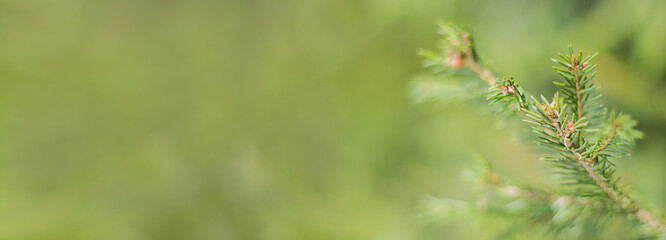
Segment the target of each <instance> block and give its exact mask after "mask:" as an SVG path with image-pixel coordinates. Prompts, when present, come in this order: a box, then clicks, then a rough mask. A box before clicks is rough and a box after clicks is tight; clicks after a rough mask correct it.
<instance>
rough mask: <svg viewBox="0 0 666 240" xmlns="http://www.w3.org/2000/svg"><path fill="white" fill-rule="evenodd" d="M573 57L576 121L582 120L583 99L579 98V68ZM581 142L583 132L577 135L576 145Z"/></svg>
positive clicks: (572, 69)
mask: <svg viewBox="0 0 666 240" xmlns="http://www.w3.org/2000/svg"><path fill="white" fill-rule="evenodd" d="M575 59H576V58H575V56H571V71H572V72H573V73H574V82H576V110H577V112H576V117H577V119H576V120H580V119H582V118H583V98H582V97H581V96H580V81H581V79H580V76H579V75H578V70H579V68H578V67H577V66H576V65H577V62H576V60H575ZM581 141H583V132H580V133H579V134H578V144H581Z"/></svg>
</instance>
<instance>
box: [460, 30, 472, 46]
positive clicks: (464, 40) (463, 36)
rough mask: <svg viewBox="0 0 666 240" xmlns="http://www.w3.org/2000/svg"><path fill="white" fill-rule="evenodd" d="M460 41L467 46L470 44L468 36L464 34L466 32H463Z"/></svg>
mask: <svg viewBox="0 0 666 240" xmlns="http://www.w3.org/2000/svg"><path fill="white" fill-rule="evenodd" d="M462 39H463V42H465V44H467V45H469V44H470V43H472V42H471V41H470V40H469V34H468V33H466V32H464V33H463V34H462Z"/></svg>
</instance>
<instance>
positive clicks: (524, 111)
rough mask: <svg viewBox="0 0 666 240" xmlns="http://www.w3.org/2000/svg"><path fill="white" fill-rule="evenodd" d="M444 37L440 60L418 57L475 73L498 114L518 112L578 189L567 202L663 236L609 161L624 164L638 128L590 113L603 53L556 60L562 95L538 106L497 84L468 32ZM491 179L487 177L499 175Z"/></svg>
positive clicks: (615, 116) (526, 194)
mask: <svg viewBox="0 0 666 240" xmlns="http://www.w3.org/2000/svg"><path fill="white" fill-rule="evenodd" d="M440 34H442V35H443V39H444V40H443V41H442V42H441V45H440V52H441V53H442V54H443V55H439V54H436V53H433V52H428V51H422V54H421V55H423V56H425V57H426V58H428V59H430V60H431V63H435V64H431V66H437V64H436V63H439V64H440V65H439V66H444V67H445V68H446V69H448V70H452V71H453V72H454V73H455V72H458V71H464V70H465V69H469V70H471V72H472V73H474V74H475V75H476V76H477V77H478V78H479V79H481V80H483V81H484V82H486V83H487V84H488V85H489V86H490V88H489V89H488V96H487V100H488V101H490V104H491V105H499V106H500V108H501V110H500V111H499V113H502V112H507V111H509V112H516V113H518V114H519V115H520V116H521V118H522V119H523V121H524V122H526V123H528V124H529V126H530V127H531V128H532V132H533V133H534V134H535V136H536V141H535V142H536V143H537V144H539V145H542V146H545V147H547V148H548V149H551V150H554V151H555V152H557V153H558V156H557V157H545V158H542V160H544V161H546V162H550V163H552V164H553V165H554V167H555V168H556V169H557V171H556V173H557V174H558V175H560V179H561V181H562V183H563V184H564V185H566V186H571V187H573V189H574V191H573V192H572V193H571V194H568V195H566V196H567V197H569V198H576V199H579V198H585V199H588V200H586V204H591V205H599V204H601V205H603V206H606V208H605V209H604V211H603V212H605V214H606V215H612V214H614V213H622V214H625V215H626V216H629V217H630V219H631V218H633V219H638V220H639V221H640V222H641V223H642V224H643V225H645V226H648V227H649V228H651V229H652V230H653V231H654V233H655V234H657V235H660V236H662V237H666V226H665V225H664V224H663V221H662V220H661V219H659V218H656V217H654V216H655V215H654V214H652V213H651V212H650V211H649V210H647V209H645V208H644V207H641V206H640V205H639V204H638V203H637V202H636V201H635V200H633V198H632V197H630V196H629V194H628V193H627V191H625V190H624V189H623V187H622V186H621V185H620V184H619V182H618V180H619V177H617V176H616V174H615V164H614V163H613V162H612V161H611V159H612V158H627V157H628V156H629V152H628V149H627V147H628V146H631V145H633V143H634V141H635V139H636V138H640V137H641V136H642V134H641V133H640V132H639V131H638V130H636V129H635V128H634V127H635V125H636V121H634V120H632V119H631V118H630V117H629V116H628V115H624V114H622V113H616V112H615V111H614V110H613V111H612V112H611V114H610V115H606V109H605V108H603V106H599V107H594V108H588V107H586V106H587V105H589V104H590V103H591V102H592V101H595V100H597V99H599V98H601V96H602V95H601V94H599V93H597V90H599V87H598V86H596V85H594V83H592V82H591V80H592V79H593V78H594V77H595V76H596V71H594V70H595V69H596V65H595V64H592V62H591V61H592V60H593V59H594V58H595V57H596V56H597V55H598V54H596V53H595V54H594V55H591V56H587V57H583V52H582V51H579V52H578V53H577V54H575V53H574V51H573V47H572V46H571V45H569V46H568V49H569V54H568V55H562V54H560V55H559V57H560V59H554V58H553V59H552V61H553V62H555V63H557V64H558V65H560V66H555V67H553V68H554V69H555V70H556V73H557V74H559V75H560V76H561V77H562V78H563V81H555V82H553V83H554V84H555V85H556V86H557V87H558V90H559V91H558V92H557V93H556V94H555V95H554V96H553V98H552V99H551V100H547V99H546V98H545V97H543V96H541V97H540V100H537V99H536V98H534V97H533V96H531V95H530V94H528V93H526V91H525V90H524V89H523V88H521V87H520V86H519V84H518V83H517V82H516V81H515V80H514V79H513V78H512V77H509V78H501V79H500V78H497V77H495V75H494V74H493V73H492V71H490V70H489V69H488V68H486V67H484V66H483V64H481V63H480V61H479V60H478V58H477V57H476V54H475V52H474V45H473V43H472V40H471V37H470V34H469V33H468V32H467V31H465V30H464V29H462V28H459V27H457V26H455V25H451V24H441V25H440ZM449 74H450V72H449ZM568 106H571V107H568ZM589 126H595V127H599V128H590V127H589ZM493 174H494V173H491V174H490V176H497V175H493ZM488 179H491V181H487V183H490V184H491V185H492V186H494V187H495V188H496V190H499V191H500V192H504V191H509V192H514V193H515V194H513V197H523V198H541V199H546V198H552V196H558V195H552V194H551V195H549V194H545V195H544V194H541V193H539V194H537V193H533V192H530V191H526V190H522V189H520V188H517V187H515V186H508V185H503V184H502V183H501V182H500V180H499V177H491V178H488ZM492 179H496V180H492ZM544 196H546V197H544ZM549 196H550V197H549Z"/></svg>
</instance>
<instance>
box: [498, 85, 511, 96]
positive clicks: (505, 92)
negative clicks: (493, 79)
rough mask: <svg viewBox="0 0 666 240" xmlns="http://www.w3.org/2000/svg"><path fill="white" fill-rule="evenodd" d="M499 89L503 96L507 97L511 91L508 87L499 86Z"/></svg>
mask: <svg viewBox="0 0 666 240" xmlns="http://www.w3.org/2000/svg"><path fill="white" fill-rule="evenodd" d="M499 89H500V90H502V96H506V94H507V92H508V91H509V90H508V89H507V87H506V86H499Z"/></svg>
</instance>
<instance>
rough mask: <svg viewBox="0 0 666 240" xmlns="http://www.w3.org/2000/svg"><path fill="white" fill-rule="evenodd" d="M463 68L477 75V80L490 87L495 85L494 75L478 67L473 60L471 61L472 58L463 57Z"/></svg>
mask: <svg viewBox="0 0 666 240" xmlns="http://www.w3.org/2000/svg"><path fill="white" fill-rule="evenodd" d="M465 66H467V67H468V68H469V69H471V70H472V71H474V72H475V73H476V74H477V75H479V78H481V80H483V81H485V82H487V83H488V84H489V85H490V86H493V85H495V81H496V79H497V78H496V77H495V74H493V72H492V71H490V69H487V68H485V67H482V66H481V65H479V63H477V62H476V61H474V59H472V57H471V56H469V55H468V56H467V57H465Z"/></svg>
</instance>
